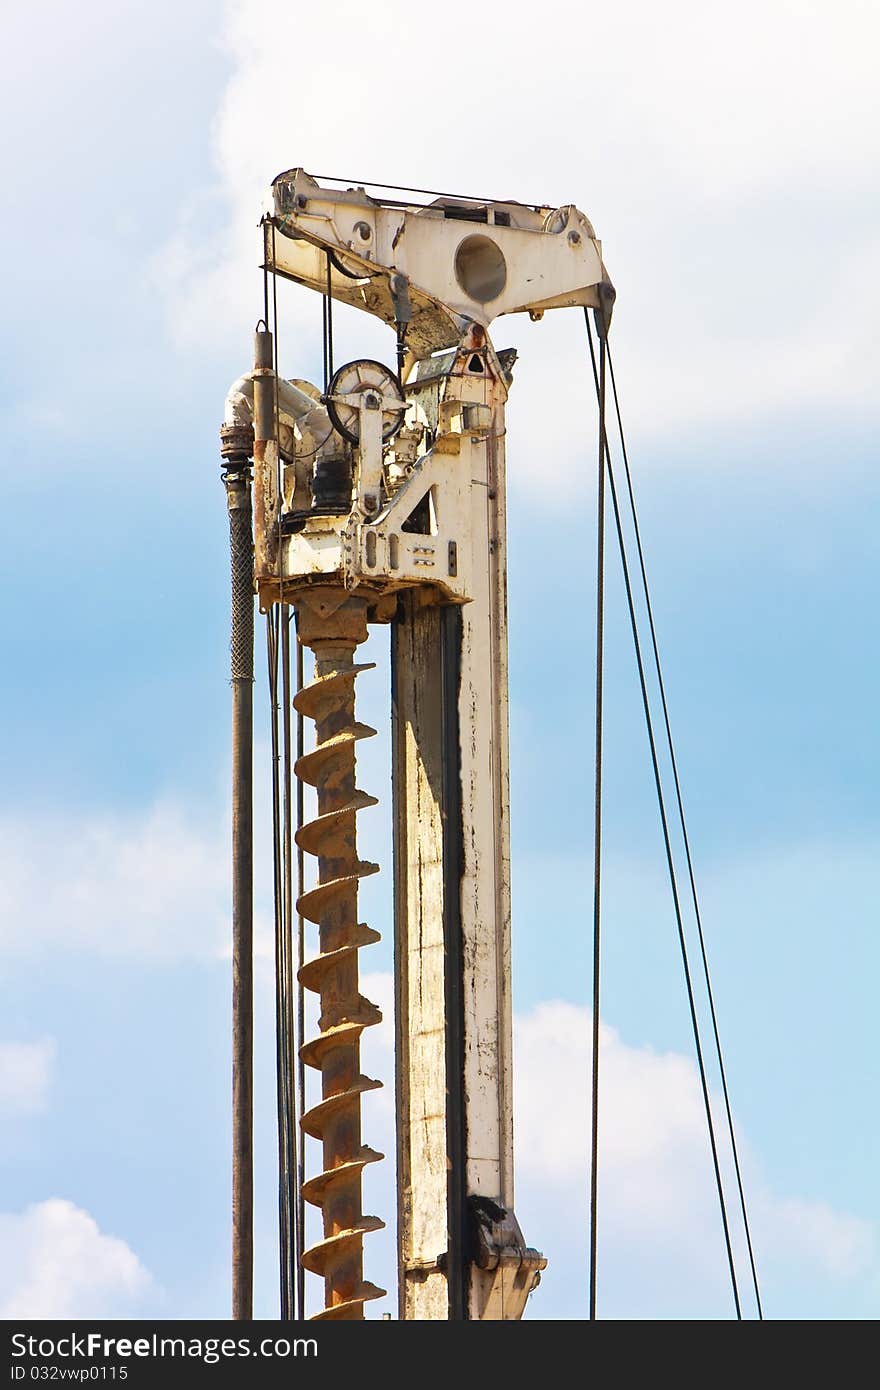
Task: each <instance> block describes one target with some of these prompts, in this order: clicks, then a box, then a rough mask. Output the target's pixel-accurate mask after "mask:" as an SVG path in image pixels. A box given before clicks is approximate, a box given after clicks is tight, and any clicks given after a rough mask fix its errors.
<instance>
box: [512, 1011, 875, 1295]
mask: <svg viewBox="0 0 880 1390" xmlns="http://www.w3.org/2000/svg"><path fill="white" fill-rule="evenodd" d="M515 1046H516V1070H515V1077H516V1131H517V1164H518V1170H517V1176H518V1188H519V1193H520V1198H519V1203H521V1204H522V1205H521V1211H520V1220H521V1221H522V1222H523V1224H524V1227H525V1230H526V1235H527V1238H528V1240H529V1241H530V1242H531V1243H533V1244H537V1245H539V1246H542V1240H543V1241H544V1244H543V1247H542V1248H544V1249H545V1252H546V1253H549V1254H550V1255H551V1257H553V1258H551V1266H550V1269H549V1270H548V1274H547V1276H546V1284H547V1287H546V1290H545V1292H546V1295H547V1296H548V1303H549V1302H551V1301H552V1300H553V1299H554V1298H561V1299H563V1300H566V1299H567V1298H568V1299H570V1297H571V1290H570V1288H566V1279H568V1282H569V1284H570V1283H571V1278H570V1276H571V1269H572V1263H573V1262H575V1263H576V1264H579V1265H580V1266H581V1267H582V1266H583V1259H584V1256H583V1251H584V1249H585V1242H586V1231H587V1173H588V1166H587V1163H588V1153H589V1144H588V1115H589V1111H588V1107H589V1075H590V1070H589V1069H590V1015H589V1012H588V1011H587V1010H586V1009H583V1008H578V1007H577V1006H575V1005H573V1004H570V1003H566V1002H563V1001H558V1000H557V1001H549V1002H545V1003H542V1004H539V1005H538V1006H537V1007H536V1008H534V1009H533V1010H532V1011H531V1012H529V1013H528V1014H526V1015H524V1016H521V1017H519V1018H518V1019H517V1020H516V1030H515ZM600 1077H601V1090H600V1107H601V1108H600V1130H599V1134H600V1149H599V1201H600V1230H601V1242H602V1254H603V1258H604V1257H605V1256H607V1257H608V1263H607V1265H606V1268H607V1267H608V1266H609V1265H610V1271H611V1272H610V1292H609V1300H610V1303H611V1305H612V1306H614V1307H616V1308H617V1309H618V1310H619V1312H618V1315H621V1316H638V1315H639V1312H638V1308H639V1305H641V1306H642V1307H645V1308H648V1309H653V1310H655V1311H648V1312H647V1313H646V1315H647V1316H655V1315H656V1308H657V1307H658V1306H662V1301H663V1299H664V1298H665V1297H667V1290H664V1288H663V1285H664V1283H665V1284H666V1285H667V1286H668V1287H675V1288H677V1289H680V1290H684V1291H685V1292H684V1293H683V1294H682V1304H681V1306H680V1307H679V1309H678V1313H679V1315H680V1316H686V1315H687V1313H686V1309H687V1306H688V1298H689V1297H692V1296H693V1294H694V1292H695V1291H697V1290H699V1297H700V1298H702V1297H708V1296H709V1295H710V1292H711V1294H713V1295H714V1296H715V1299H716V1304H715V1307H716V1315H717V1309H718V1308H721V1309H723V1308H724V1299H725V1297H726V1292H725V1278H726V1263H725V1258H724V1247H723V1243H722V1239H723V1238H722V1229H721V1225H720V1219H719V1215H718V1207H717V1195H716V1193H715V1189H714V1180H713V1176H712V1168H711V1157H710V1152H709V1146H708V1140H707V1135H706V1123H705V1114H704V1110H703V1102H702V1096H701V1093H700V1087H699V1080H698V1076H697V1072H696V1068H695V1065H694V1063H693V1062H692V1061H691V1060H690V1058H687V1057H685V1056H683V1055H681V1054H678V1053H675V1052H656V1051H654V1050H653V1049H651V1048H647V1047H631V1046H629V1045H628V1044H627V1043H625V1042H624V1041H623V1040H622V1039H621V1037H620V1035H619V1034H618V1033H617V1032H616V1031H615V1030H614V1029H613V1028H610V1027H608V1026H607V1025H603V1026H602V1028H601V1033H600ZM716 1110H717V1107H716ZM716 1131H717V1133H718V1135H719V1136H720V1137H719V1146H720V1148H721V1149H722V1150H723V1159H722V1167H723V1170H724V1173H725V1181H726V1190H727V1194H728V1207H729V1213H730V1217H731V1224H732V1229H733V1236H734V1243H735V1250H736V1254H737V1257H738V1267H739V1270H740V1277H741V1292H742V1291H747V1290H748V1265H747V1263H746V1251H745V1248H744V1240H743V1237H742V1233H741V1231H740V1229H739V1222H738V1219H737V1198H736V1189H735V1187H734V1186H733V1181H732V1178H733V1175H732V1172H731V1165H730V1162H729V1160H728V1158H727V1155H726V1145H724V1144H723V1125H722V1122H721V1119H720V1116H719V1115H717V1114H716ZM738 1139H739V1146H740V1156H741V1160H742V1161H743V1166H744V1170H745V1173H744V1176H745V1183H746V1195H747V1200H748V1202H749V1208H750V1216H751V1222H752V1234H753V1240H754V1244H755V1248H756V1256H757V1260H758V1265H759V1274H760V1275H761V1276H762V1278H764V1277H769V1280H770V1283H771V1285H772V1284H773V1283H774V1281H775V1280H776V1279H777V1278H778V1277H780V1274H781V1271H784V1270H786V1269H787V1270H789V1271H791V1270H792V1268H794V1269H796V1271H797V1278H798V1280H799V1281H800V1282H802V1283H806V1284H808V1285H812V1286H813V1287H814V1288H815V1287H817V1286H818V1287H821V1286H822V1285H823V1284H824V1283H825V1282H827V1281H831V1282H832V1283H833V1282H839V1281H852V1280H855V1279H859V1278H862V1277H863V1276H865V1274H866V1273H867V1272H869V1271H871V1270H874V1271H875V1272H876V1261H877V1241H876V1232H875V1230H874V1228H873V1227H872V1226H871V1224H870V1223H869V1222H867V1221H864V1220H861V1219H859V1218H858V1217H856V1216H853V1215H850V1214H848V1213H845V1212H840V1211H836V1210H834V1209H833V1208H832V1207H831V1206H829V1205H828V1204H827V1203H824V1202H821V1201H812V1200H807V1199H805V1198H802V1197H789V1196H780V1195H778V1194H776V1193H775V1192H773V1191H772V1189H771V1187H770V1186H769V1184H768V1182H767V1181H766V1179H765V1178H764V1177H763V1174H762V1171H761V1166H760V1163H759V1162H758V1161H757V1159H756V1158H755V1156H754V1155H753V1154H752V1153H751V1151H750V1148H749V1145H748V1143H747V1142H744V1140H743V1137H742V1136H741V1135H739V1136H738ZM526 1214H528V1221H526V1219H525V1216H526ZM560 1214H564V1221H560ZM542 1226H543V1227H544V1230H543V1233H542ZM551 1245H555V1252H554V1250H553V1249H552V1248H550V1247H551ZM554 1263H555V1266H556V1268H555V1270H554ZM580 1282H581V1283H582V1276H581V1280H580ZM627 1300H629V1303H628V1304H627ZM533 1315H534V1316H540V1315H541V1313H539V1311H538V1308H537V1306H536V1307H535V1309H534V1313H533ZM543 1315H545V1316H548V1315H552V1313H551V1312H550V1309H549V1308H546V1309H544V1310H543Z"/></svg>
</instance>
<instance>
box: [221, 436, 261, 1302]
mask: <svg viewBox="0 0 880 1390" xmlns="http://www.w3.org/2000/svg"><path fill="white" fill-rule="evenodd" d="M223 481H224V483H225V485H226V499H227V505H228V509H229V547H230V560H231V572H232V622H231V672H230V674H231V684H232V1316H233V1318H238V1319H250V1318H251V1317H252V1316H253V1265H254V1218H253V1207H254V1151H253V1150H254V1146H253V1050H254V1049H253V1037H254V1033H253V1021H254V987H253V683H254V571H253V534H252V529H251V486H250V469H249V468H248V466H247V460H246V459H245V460H243V461H242V459H241V458H240V457H239V458H237V459H228V460H227V468H226V472H225V473H224V475H223Z"/></svg>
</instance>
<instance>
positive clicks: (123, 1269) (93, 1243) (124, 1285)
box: [0, 1197, 151, 1320]
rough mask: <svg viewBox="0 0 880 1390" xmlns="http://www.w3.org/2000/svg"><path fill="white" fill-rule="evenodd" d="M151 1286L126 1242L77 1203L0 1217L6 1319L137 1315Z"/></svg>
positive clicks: (54, 1202) (2, 1314) (0, 1309)
mask: <svg viewBox="0 0 880 1390" xmlns="http://www.w3.org/2000/svg"><path fill="white" fill-rule="evenodd" d="M150 1286H151V1279H150V1276H149V1274H148V1273H147V1271H146V1270H145V1269H144V1267H143V1265H142V1264H141V1262H140V1260H139V1259H138V1257H137V1255H135V1254H134V1252H133V1251H132V1250H131V1249H130V1248H129V1246H128V1245H126V1243H125V1241H124V1240H120V1239H118V1237H116V1236H109V1235H105V1234H104V1233H103V1232H102V1231H101V1230H100V1229H99V1227H98V1225H97V1223H96V1222H95V1221H94V1219H93V1218H92V1217H91V1216H90V1215H89V1213H88V1212H86V1211H83V1210H82V1209H81V1208H80V1207H76V1206H74V1204H73V1203H72V1202H67V1201H63V1200H61V1199H60V1198H57V1197H54V1198H51V1199H50V1200H49V1201H45V1202H38V1203H36V1204H35V1205H34V1206H30V1207H27V1208H26V1209H25V1210H24V1211H23V1212H19V1213H15V1214H10V1213H4V1214H0V1318H3V1319H6V1320H9V1319H14V1318H85V1317H113V1316H125V1315H130V1314H131V1311H132V1308H133V1306H135V1305H136V1303H137V1300H138V1299H139V1298H140V1297H141V1296H142V1295H143V1294H145V1293H147V1292H148V1290H149V1288H150Z"/></svg>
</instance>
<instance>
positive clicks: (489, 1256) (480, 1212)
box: [468, 1195, 547, 1321]
mask: <svg viewBox="0 0 880 1390" xmlns="http://www.w3.org/2000/svg"><path fill="white" fill-rule="evenodd" d="M468 1211H469V1215H470V1220H471V1240H472V1249H473V1269H472V1274H471V1310H472V1311H471V1316H472V1317H474V1316H476V1317H477V1318H480V1319H486V1320H492V1321H515V1320H517V1319H519V1318H521V1317H522V1315H523V1311H524V1309H525V1306H526V1302H527V1300H528V1297H529V1294H530V1293H531V1292H532V1291H533V1290H534V1289H536V1288H537V1287H538V1284H539V1283H540V1282H541V1271H542V1270H543V1269H546V1268H547V1260H546V1258H545V1256H544V1255H542V1254H541V1253H540V1251H538V1250H533V1249H531V1247H530V1246H527V1245H526V1242H525V1238H524V1236H523V1233H522V1231H521V1230H520V1225H519V1222H518V1221H517V1219H516V1217H515V1215H514V1213H513V1211H512V1210H511V1209H509V1208H507V1207H502V1206H501V1205H500V1204H499V1203H498V1202H493V1201H492V1200H491V1198H489V1197H478V1196H473V1195H472V1196H470V1197H469V1198H468Z"/></svg>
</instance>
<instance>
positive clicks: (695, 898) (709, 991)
mask: <svg viewBox="0 0 880 1390" xmlns="http://www.w3.org/2000/svg"><path fill="white" fill-rule="evenodd" d="M608 370H609V372H610V375H611V389H612V392H613V395H614V409H615V414H616V416H617V431H618V434H619V436H620V452H621V457H622V459H623V466H624V473H625V476H626V486H627V492H628V496H629V506H630V512H631V513H632V520H633V534H634V536H635V542H636V552H637V554H638V558H639V570H640V573H641V580H642V589H643V592H644V595H645V611H646V613H647V615H648V625H649V628H650V633H651V647H652V651H653V656H654V669H655V671H656V674H657V687H658V690H659V692H660V704H661V708H662V710H663V722H664V726H665V730H666V743H667V746H668V748H669V761H670V766H671V768H672V777H673V782H674V785H675V799H676V805H677V809H678V819H679V824H680V826H681V836H682V843H683V845H684V852H685V861H686V863H687V871H688V879H689V882H690V891H691V899H692V902H693V906H694V919H695V921H696V925H697V937H698V940H699V944H700V957H701V960H702V964H703V976H704V979H705V982H706V995H707V998H708V1002H709V1014H710V1017H711V1020H712V1033H713V1036H714V1039H715V1052H716V1055H717V1058H718V1071H719V1075H720V1078H721V1090H722V1094H723V1097H724V1109H725V1112H726V1117H727V1129H728V1133H729V1136H730V1148H731V1153H732V1156H733V1166H734V1171H735V1173H736V1185H737V1191H738V1194H739V1203H740V1210H741V1212H742V1219H743V1229H744V1231H745V1237H746V1246H747V1249H748V1255H749V1266H750V1269H751V1274H752V1284H753V1287H754V1291H755V1305H756V1307H757V1311H758V1319H759V1320H760V1321H763V1319H764V1310H763V1306H762V1303H761V1292H760V1288H759V1285H758V1271H757V1265H756V1261H755V1254H754V1249H753V1246H752V1233H751V1225H750V1222H749V1217H748V1210H747V1207H746V1198H745V1188H744V1185H743V1180H742V1171H741V1168H740V1162H739V1152H738V1148H737V1142H736V1132H735V1130H734V1126H733V1112H732V1109H731V1104H730V1093H729V1090H728V1086H727V1071H726V1068H725V1065H724V1053H723V1050H722V1047H721V1034H720V1031H719V1028H718V1016H717V1013H716V1010H715V992H714V990H713V988H712V978H711V975H710V972H709V957H708V954H707V951H706V938H705V934H704V932H703V916H702V912H701V910H700V900H699V895H698V893H697V882H696V876H695V873H694V862H693V856H692V854H691V844H690V836H689V834H688V829H687V821H686V818H685V813H684V798H683V796H682V790H681V780H680V778H679V775H678V759H677V758H676V755H675V745H674V743H673V741H672V725H671V722H670V718H669V705H668V702H667V699H666V685H665V682H664V680H663V670H662V667H661V664H660V648H659V644H658V642H657V629H656V627H655V624H654V605H653V603H652V602H651V591H650V589H649V587H648V573H647V569H646V566H645V555H644V550H643V548H642V533H641V527H640V526H639V515H638V511H637V509H636V500H635V493H634V491H633V483H632V473H631V470H630V466H629V455H628V453H627V448H626V436H625V435H624V431H623V418H622V415H621V410H620V399H619V397H618V394H617V381H616V379H615V376H614V362H613V360H612V357H611V348H610V346H609V349H608Z"/></svg>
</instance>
